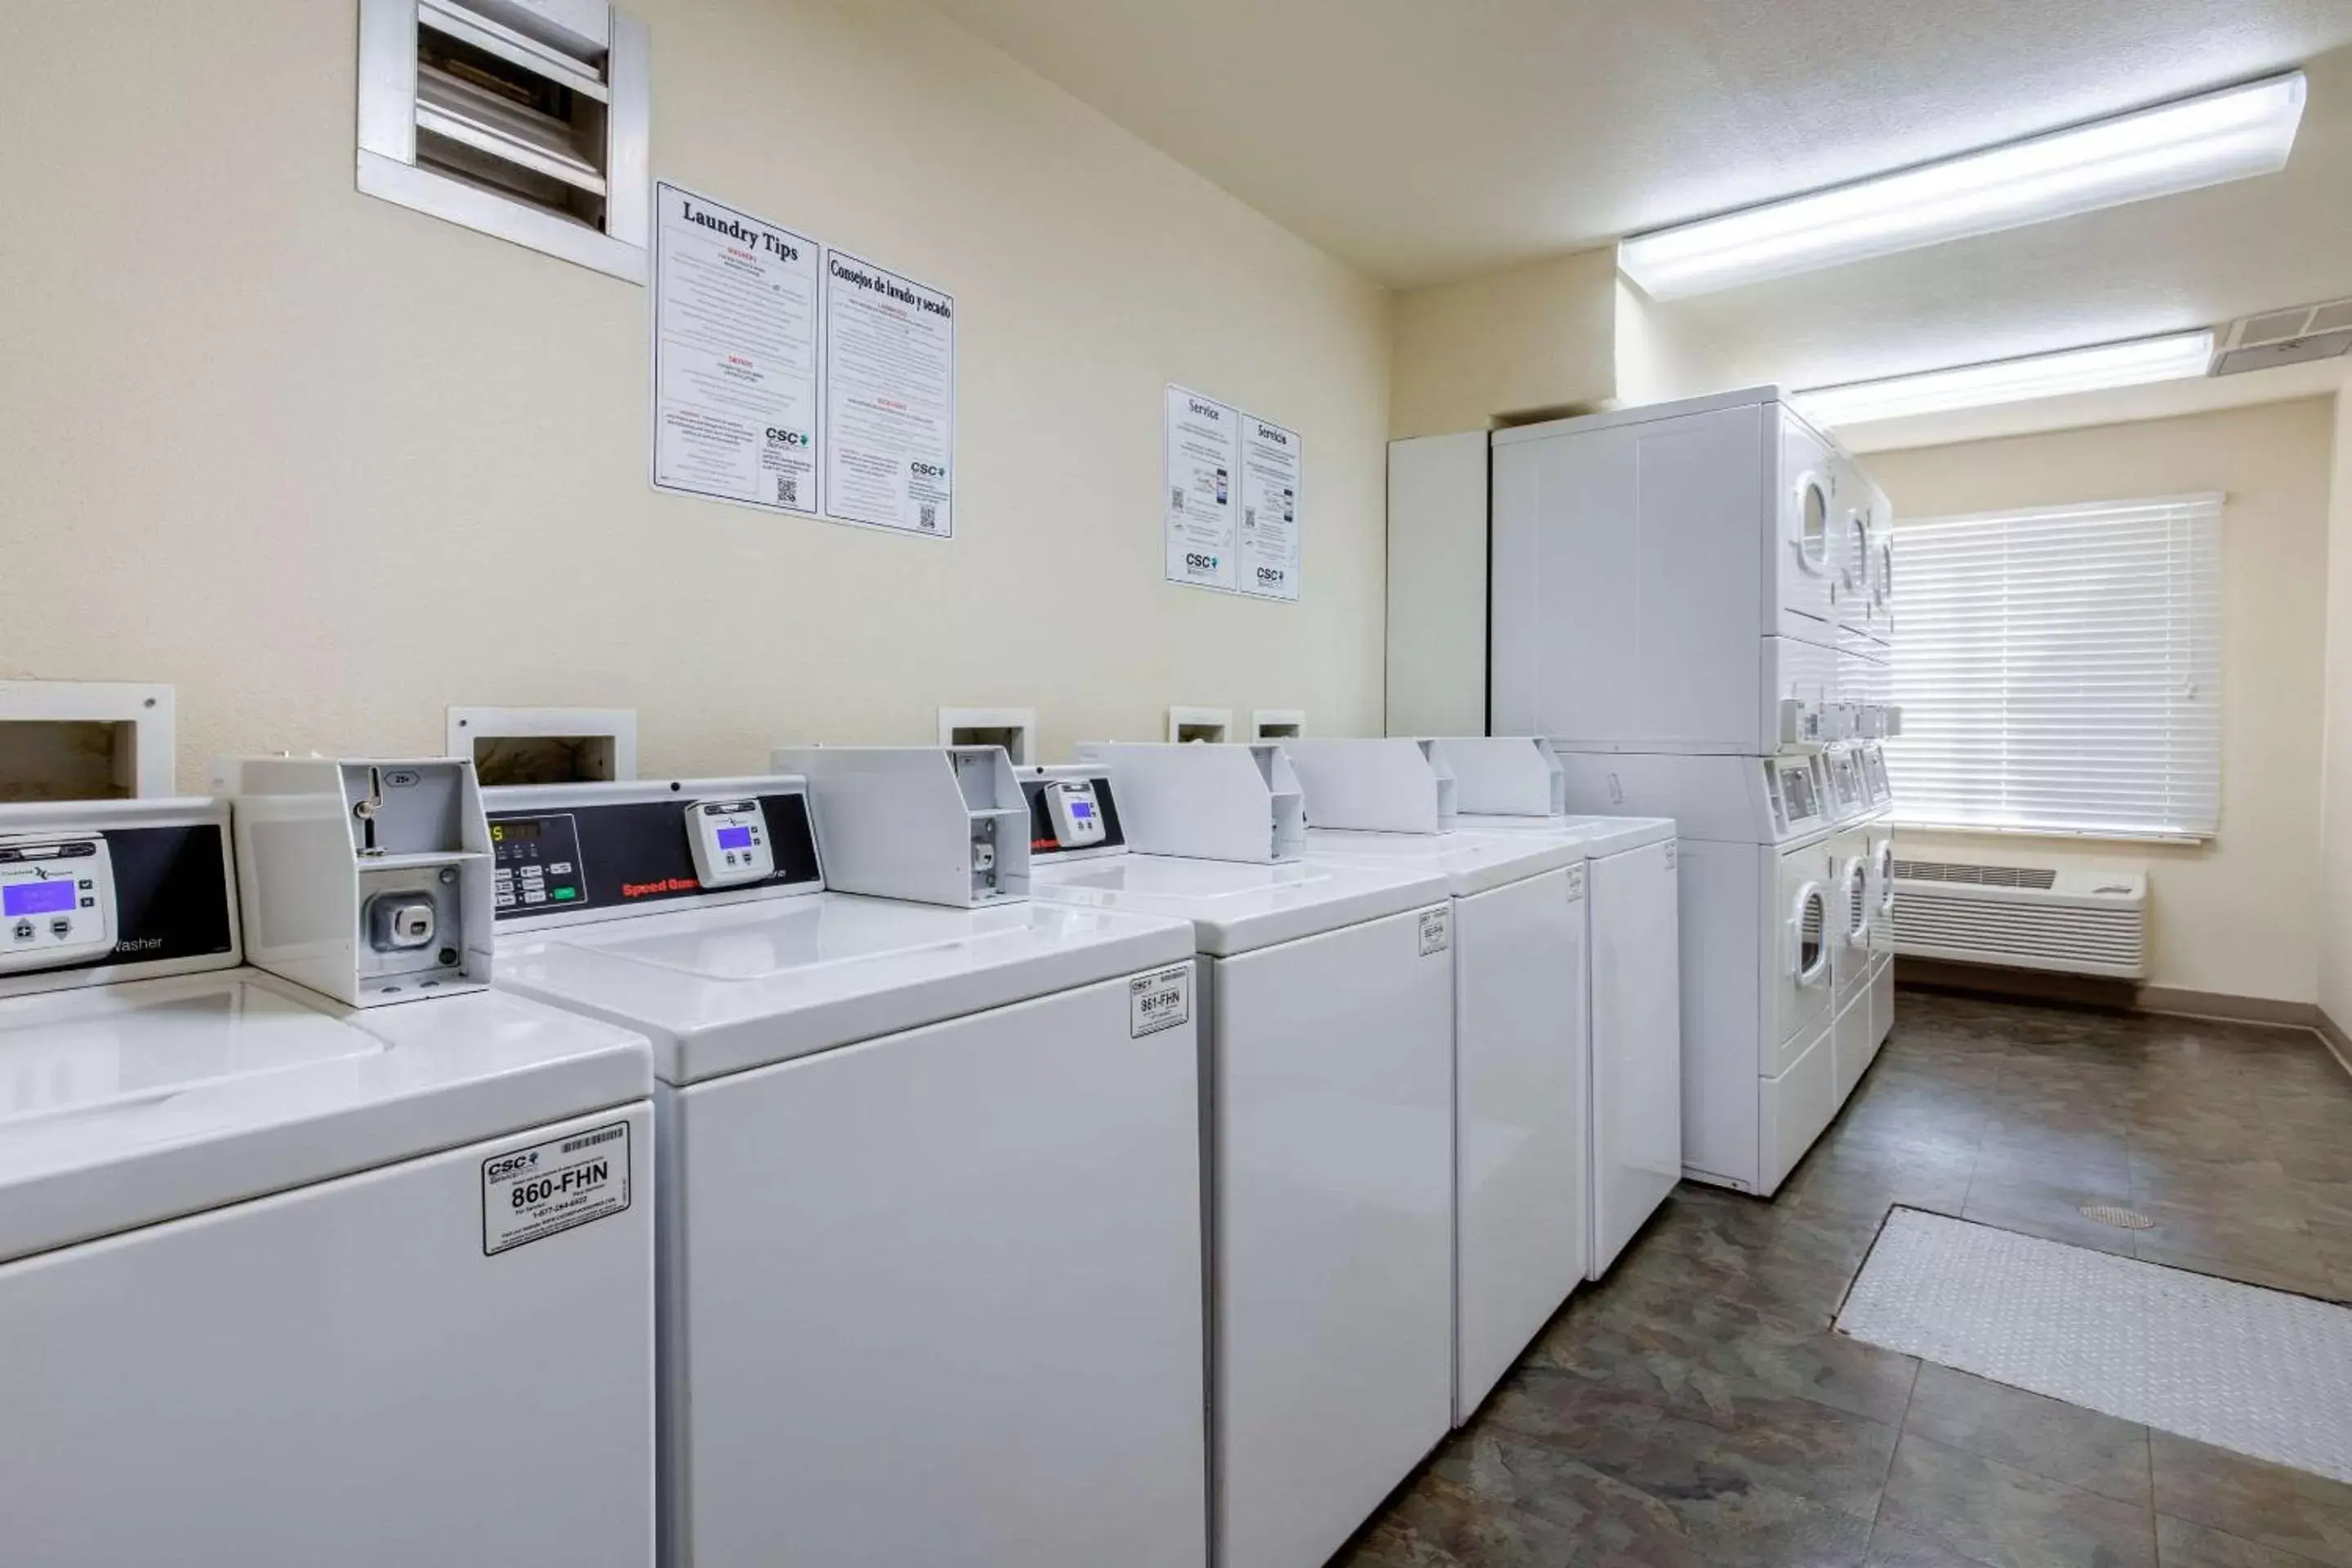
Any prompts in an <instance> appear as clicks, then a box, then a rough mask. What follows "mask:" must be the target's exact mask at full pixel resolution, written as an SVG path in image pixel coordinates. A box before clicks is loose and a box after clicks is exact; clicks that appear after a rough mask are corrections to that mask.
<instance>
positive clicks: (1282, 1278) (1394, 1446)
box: [1028, 745, 1454, 1568]
mask: <svg viewBox="0 0 2352 1568" xmlns="http://www.w3.org/2000/svg"><path fill="white" fill-rule="evenodd" d="M1088 750H1089V751H1090V752H1091V754H1090V755H1089V756H1088V758H1087V766H1086V767H1085V768H1084V769H1081V770H1079V773H1081V774H1082V775H1084V776H1076V777H1073V776H1055V774H1050V773H1049V774H1044V775H1039V776H1035V777H1033V778H1032V779H1030V780H1029V781H1028V784H1029V787H1030V789H1031V793H1032V795H1033V798H1034V803H1035V807H1036V812H1035V815H1034V816H1033V821H1034V822H1035V823H1036V824H1038V826H1039V827H1040V829H1041V830H1040V831H1039V833H1038V836H1037V841H1036V843H1035V844H1034V846H1033V849H1034V858H1033V860H1032V864H1031V887H1032V890H1033V892H1034V896H1035V897H1037V898H1038V899H1040V900H1050V901H1052V902H1053V903H1055V904H1057V905H1060V906H1064V907H1066V908H1069V909H1073V910H1089V911H1096V912H1100V913H1106V914H1108V913H1110V912H1114V911H1122V910H1126V911H1134V912H1136V913H1139V914H1146V915H1153V916H1160V917H1165V918H1171V919H1177V920H1182V921H1188V922H1190V925H1191V930H1192V943H1193V945H1194V947H1195V951H1196V952H1198V954H1199V963H1200V969H1201V990H1202V996H1203V998H1204V1001H1203V1005H1202V1053H1203V1058H1202V1059H1203V1061H1204V1062H1205V1063H1206V1071H1207V1074H1208V1080H1207V1083H1206V1085H1205V1100H1206V1104H1207V1106H1208V1140H1209V1142H1208V1149H1209V1174H1208V1183H1207V1185H1208V1191H1209V1194H1210V1221H1209V1237H1210V1256H1211V1264H1210V1289H1211V1313H1210V1317H1211V1324H1212V1333H1211V1342H1212V1355H1211V1383H1210V1398H1209V1414H1210V1431H1211V1453H1212V1474H1213V1506H1212V1510H1211V1512H1212V1518H1213V1521H1214V1531H1215V1551H1214V1553H1213V1556H1214V1560H1215V1561H1216V1563H1218V1564H1219V1565H1220V1568H1303V1565H1306V1564H1312V1563H1321V1562H1323V1561H1325V1560H1326V1559H1328V1557H1329V1556H1330V1555H1331V1554H1332V1553H1333V1552H1336V1551H1338V1550H1339V1547H1340V1546H1341V1545H1342V1544H1343V1543H1344V1542H1346V1541H1347V1539H1348V1537H1349V1535H1350V1534H1351V1533H1352V1532H1353V1531H1355V1530H1356V1528H1357V1526H1359V1525H1360V1524H1361V1523H1362V1522H1363V1521H1364V1520H1365V1519H1366V1518H1367V1517H1369V1516H1370V1514H1371V1513H1372V1511H1373V1510H1375V1509H1377V1508H1378V1507H1379V1506H1380V1503H1381V1500H1382V1499H1383V1498H1384V1497H1386V1496H1387V1495H1388V1493H1389V1491H1390V1490H1391V1489H1392V1488H1393V1487H1395V1485H1396V1484H1397V1483H1398V1482H1399V1481H1400V1480H1402V1479H1404V1477H1405V1476H1406V1475H1407V1474H1409V1473H1410V1472H1411V1471H1412V1468H1413V1466H1415V1465H1416V1464H1418V1463H1420V1461H1421V1460H1422V1458H1423V1457H1424V1456H1425V1455H1426V1454H1427V1453H1428V1452H1429V1450H1430V1449H1431V1448H1432V1447H1435V1446H1436V1444H1437V1443H1438V1442H1439V1441H1441V1440H1442V1439H1443V1438H1444V1435H1445V1433H1446V1431H1447V1430H1448V1428H1449V1427H1450V1426H1451V1425H1452V1418H1453V1403H1454V1401H1453V1391H1454V1376H1453V1363H1454V1352H1453V1345H1454V1335H1453V1321H1452V1319H1453V1257H1454V1225H1453V1215H1454V1198H1453V1194H1454V1036H1453V1005H1454V965H1453V953H1452V946H1453V941H1454V929H1453V928H1454V916H1453V909H1452V903H1451V898H1450V895H1449V893H1448V890H1447V882H1446V879H1444V877H1443V876H1441V875H1439V874H1438V873H1436V872H1435V871H1433V870H1431V869H1429V868H1416V867H1408V866H1398V865H1381V864H1372V863H1358V864H1348V863H1342V862H1339V861H1336V860H1328V859H1321V860H1310V861H1302V860H1300V859H1299V858H1298V856H1299V853H1300V837H1301V828H1300V814H1301V806H1300V801H1299V797H1298V791H1297V782H1296V780H1295V778H1293V777H1292V776H1291V775H1290V773H1289V769H1288V764H1287V763H1286V762H1285V760H1284V759H1283V757H1282V754H1281V752H1280V749H1279V748H1278V747H1275V746H1267V745H1249V746H1233V745H1185V746H1128V745H1107V746H1103V747H1099V748H1090V749H1088ZM1104 780H1108V786H1109V787H1108V792H1106V791H1105V789H1104V786H1103V782H1102V781H1104ZM1073 795H1075V796H1076V799H1075V800H1074V799H1073V798H1072V796H1073ZM1074 804H1092V805H1098V806H1099V807H1100V808H1101V811H1100V817H1101V819H1102V820H1103V821H1104V822H1105V823H1106V824H1107V825H1108V826H1109V827H1110V828H1112V829H1115V831H1107V832H1106V833H1105V834H1104V835H1103V836H1102V837H1100V838H1080V837H1075V836H1071V835H1065V834H1059V833H1056V832H1055V830H1054V827H1053V824H1054V823H1055V821H1056V820H1057V814H1058V817H1059V818H1066V817H1067V816H1069V808H1070V806H1071V805H1074ZM1145 846H1149V847H1150V848H1149V849H1148V850H1147V849H1146V848H1145Z"/></svg>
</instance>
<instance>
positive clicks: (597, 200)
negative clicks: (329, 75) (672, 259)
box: [359, 0, 653, 283]
mask: <svg viewBox="0 0 2352 1568" xmlns="http://www.w3.org/2000/svg"><path fill="white" fill-rule="evenodd" d="M649 53H650V50H649V46H648V41H647V35H646V26H645V24H644V23H643V22H640V21H639V20H637V19H636V18H635V17H634V16H630V15H628V14H627V13H626V12H624V11H619V10H615V9H614V8H612V7H611V6H609V5H605V4H604V3H603V0H361V3H360V69H359V84H360V93H359V188H360V189H361V190H362V191H364V192H366V193H367V194H368V195H375V196H382V197H383V198H384V199H385V200H387V201H394V202H398V203H400V204H401V205H404V206H410V207H415V208H416V209H417V210H418V211H419V212H425V213H430V214H432V215H433V216H436V217H440V218H446V219H447V220H449V221H450V222H451V223H457V224H463V225H464V226H467V227H468V228H475V229H479V230H481V231H482V232H483V233H485V234H490V235H496V236H497V237H499V238H501V239H509V240H512V241H514V242H515V243H516V244H518V245H527V246H530V247H531V248H532V249H534V250H543V251H546V252H547V253H548V254H549V255H551V256H560V257H562V258H564V259H565V260H567V261H576V262H578V263H579V264H580V265H581V266H583V267H591V268H595V269H596V270H597V271H600V272H609V273H611V274H612V275H613V276H614V277H616V278H625V279H628V280H629V281H631V282H633V283H643V282H644V281H645V280H646V249H647V245H648V240H649V237H650V236H651V233H652V217H653V208H652V195H651V191H650V188H649V186H648V184H647V163H646V134H647V129H648V127H649V125H650V123H651V119H652V106H651V101H650V97H651V92H650V89H651V83H652V72H651V66H650V62H649V58H648V56H649Z"/></svg>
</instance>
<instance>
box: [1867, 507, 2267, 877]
mask: <svg viewBox="0 0 2352 1568" xmlns="http://www.w3.org/2000/svg"><path fill="white" fill-rule="evenodd" d="M1894 648H1895V654H1894V667H1895V701H1896V702H1898V703H1899V704H1901V706H1902V709H1903V735H1902V738H1901V739H1900V740H1897V741H1895V742H1892V743H1891V744H1890V745H1889V746H1888V748H1887V763H1888V767H1889V769H1890V771H1891V772H1892V773H1893V775H1894V785H1895V812H1896V816H1897V817H1898V818H1899V820H1901V821H1903V822H1905V823H1908V824H1911V825H1914V826H1946V827H1987V828H2005V829H2010V830H2014V831H2022V832H2037V833H2058V834H2079V835H2084V836H2086V837H2124V838H2206V837H2211V836H2212V834H2213V831H2214V826H2215V823H2216V820H2217V819H2218V817H2219V816H2220V813H2221V724H2220V700H2221V497H2220V496H2218V495H2198V496H2170V497H2165V498H2161V499H2158V500H2137V501H2112V502H2105V503H2102V504H2098V505H2091V506H2067V507H2042V508H2036V509H2034V510H2030V511H2012V512H1998V513H1988V514H1986V515H1983V516H1976V517H1947V518H1935V519H1930V520H1927V521H1921V522H1918V523H1915V524H1912V525H1910V526H1907V527H1905V528H1902V529H1900V530H1898V531H1896V533H1895V645H1894Z"/></svg>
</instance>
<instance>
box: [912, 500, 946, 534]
mask: <svg viewBox="0 0 2352 1568" xmlns="http://www.w3.org/2000/svg"><path fill="white" fill-rule="evenodd" d="M939 525H940V508H939V503H938V502H936V501H925V502H924V503H923V504H922V505H920V506H919V507H917V508H916V509H915V526H916V527H918V528H934V529H935V528H937V527H939Z"/></svg>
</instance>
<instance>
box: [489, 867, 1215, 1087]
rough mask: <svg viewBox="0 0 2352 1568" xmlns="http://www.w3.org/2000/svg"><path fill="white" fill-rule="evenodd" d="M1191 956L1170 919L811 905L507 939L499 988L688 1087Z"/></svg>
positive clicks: (740, 909)
mask: <svg viewBox="0 0 2352 1568" xmlns="http://www.w3.org/2000/svg"><path fill="white" fill-rule="evenodd" d="M1191 956H1192V932H1191V931H1188V930H1187V929H1186V928H1185V927H1184V926H1182V925H1181V924H1179V923H1177V922H1174V921H1165V920H1149V919H1143V918H1139V917H1135V916H1130V915H1123V914H1114V913H1108V912H1104V911H1099V910H1072V909H1066V908H1061V907H1058V906H1054V905H1045V904H1037V903H1030V902H1021V903H1004V904H993V905H989V906H986V907H984V908H981V909H974V910H960V909H950V908H946V907H943V906H939V905H931V904H913V903H901V902H898V901H897V900H890V899H869V898H863V897H860V896H858V895H856V894H851V893H816V894H811V895H808V896H806V897H802V898H794V899H776V900H767V901H765V902H761V903H752V904H732V905H721V906H715V907H704V908H701V909H686V910H666V911H663V912H660V913H648V914H643V915H633V916H630V917H627V918H625V919H621V920H612V921H603V922H601V923H598V924H591V925H577V926H565V927H559V928H557V929H554V930H551V931H541V932H539V933H536V934H534V935H530V936H525V937H522V938H520V939H516V938H509V939H508V940H507V941H505V942H501V943H500V945H499V957H498V969H497V975H498V984H499V986H500V987H502V988H505V989H509V990H514V991H520V992H523V993H525V994H529V995H532V996H537V997H540V998H541V999H543V1000H545V1001H549V1002H553V1003H556V1004H558V1005H562V1006H564V1007H570V1008H575V1009H577V1010H579V1011H582V1012H585V1013H591V1014H593V1015H594V1016H597V1017H600V1018H605V1019H609V1020H611V1021H613V1022H614V1023H618V1024H622V1025H625V1026H627V1027H629V1028H632V1029H637V1030H641V1031H642V1032H644V1034H645V1035H646V1037H648V1038H650V1039H651V1040H652V1041H653V1047H654V1071H655V1073H656V1076H658V1077H659V1078H660V1079H662V1081H663V1082H665V1083H671V1084H687V1083H694V1082H698V1081H699V1080H702V1079H711V1078H717V1077H719V1076H721V1075H723V1074H727V1073H734V1072H741V1071H743V1070H744V1069H745V1068H755V1067H763V1066H766V1065H767V1064H769V1063H772V1062H780V1061H786V1060H789V1059H791V1058H794V1057H802V1056H806V1055H808V1054H809V1053H811V1052H813V1051H823V1050H829V1049H831V1048H833V1047H835V1046H845V1045H851V1044H854V1043H856V1042H857V1041H859V1040H868V1039H872V1038H874V1037H877V1036H880V1035H887V1034H892V1033H895V1032H897V1031H898V1030H901V1029H911V1028H916V1027H919V1026H922V1025H925V1024H936V1023H939V1022H940V1021H941V1020H943V1019H948V1018H957V1017H961V1016H964V1015H966V1014H970V1013H977V1012H981V1011H983V1010H985V1009H987V1008H991V1007H1003V1006H1006V1005H1011V1004H1013V1003H1015V1002H1025V1001H1029V1000H1031V999H1032V998H1034V997H1038V996H1044V995H1048V994H1052V993H1054V992H1057V991H1066V990H1069V989H1071V988H1073V987H1075V986H1080V985H1091V984H1096V983H1097V982H1100V981H1105V980H1112V979H1116V978H1118V977H1119V976H1122V975H1128V974H1132V973H1135V972H1136V971H1137V970H1139V969H1150V968H1152V967H1154V966H1156V965H1160V964H1166V963H1181V962H1183V961H1184V960H1185V959H1187V958H1190V957H1191Z"/></svg>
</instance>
